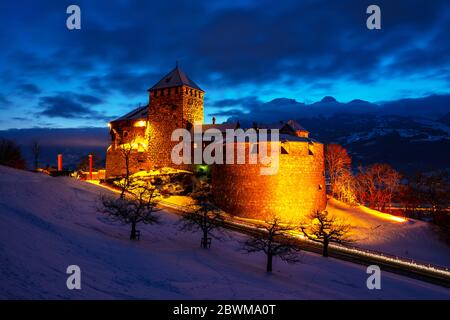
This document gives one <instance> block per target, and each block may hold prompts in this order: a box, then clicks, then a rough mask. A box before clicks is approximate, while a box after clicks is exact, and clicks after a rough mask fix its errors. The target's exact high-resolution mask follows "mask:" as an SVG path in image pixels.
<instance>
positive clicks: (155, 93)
mask: <svg viewBox="0 0 450 320" xmlns="http://www.w3.org/2000/svg"><path fill="white" fill-rule="evenodd" d="M157 96H158V90H155V91H153V97H154V98H156V97H157Z"/></svg>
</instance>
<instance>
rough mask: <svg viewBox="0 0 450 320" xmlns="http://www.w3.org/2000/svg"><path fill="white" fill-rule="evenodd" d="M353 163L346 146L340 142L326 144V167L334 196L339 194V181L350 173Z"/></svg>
mask: <svg viewBox="0 0 450 320" xmlns="http://www.w3.org/2000/svg"><path fill="white" fill-rule="evenodd" d="M351 164H352V159H351V158H350V156H349V155H348V153H347V150H346V149H345V148H344V147H342V146H340V145H338V144H329V145H327V146H326V148H325V169H326V172H327V173H328V177H329V179H330V186H331V193H332V194H333V195H334V196H335V195H338V194H339V188H338V187H339V186H338V185H337V184H338V181H339V180H340V179H341V177H342V176H343V175H344V174H348V173H350V167H351ZM347 176H348V175H347Z"/></svg>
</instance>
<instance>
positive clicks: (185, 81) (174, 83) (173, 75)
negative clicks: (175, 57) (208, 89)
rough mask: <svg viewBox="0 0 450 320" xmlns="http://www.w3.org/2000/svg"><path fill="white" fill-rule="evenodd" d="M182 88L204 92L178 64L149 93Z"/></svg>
mask: <svg viewBox="0 0 450 320" xmlns="http://www.w3.org/2000/svg"><path fill="white" fill-rule="evenodd" d="M180 86H188V87H190V88H193V89H197V90H200V91H202V92H204V91H203V90H202V89H200V87H199V86H198V85H197V84H196V83H195V82H194V81H192V80H191V79H189V77H188V76H187V75H186V74H185V73H184V72H183V71H182V70H181V69H180V67H179V66H178V64H177V66H176V67H175V69H173V70H172V71H170V72H169V73H168V74H166V75H165V76H164V77H163V78H162V79H161V80H159V81H158V83H156V84H155V85H154V86H153V87H151V88H150V89H148V91H151V90H155V89H164V88H173V87H180Z"/></svg>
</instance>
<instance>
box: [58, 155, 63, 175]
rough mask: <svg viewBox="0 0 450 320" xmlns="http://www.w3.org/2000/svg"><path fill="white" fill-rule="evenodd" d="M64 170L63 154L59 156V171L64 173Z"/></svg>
mask: <svg viewBox="0 0 450 320" xmlns="http://www.w3.org/2000/svg"><path fill="white" fill-rule="evenodd" d="M62 170H63V165H62V154H61V153H60V154H58V171H62Z"/></svg>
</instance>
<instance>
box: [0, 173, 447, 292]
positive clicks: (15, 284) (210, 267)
mask: <svg viewBox="0 0 450 320" xmlns="http://www.w3.org/2000/svg"><path fill="white" fill-rule="evenodd" d="M104 192H107V191H104V190H103V189H100V188H98V187H97V186H94V185H90V184H87V183H84V182H81V181H77V180H74V179H70V178H51V177H48V176H45V175H40V174H35V173H29V172H24V171H18V170H13V169H9V168H5V167H0V261H1V263H0V283H1V285H0V298H1V299H21V298H28V299H30V298H31V299H48V298H52V299H86V298H91V299H137V298H145V299H331V298H336V299H350V298H354V299H380V298H382V299H386V298H396V299H406V298H429V299H431V298H433V299H450V290H448V289H445V288H441V287H438V286H434V285H430V284H427V283H423V282H420V281H416V280H412V279H408V278H404V277H400V276H397V275H393V274H389V273H383V277H382V290H373V291H371V290H368V289H367V288H366V278H367V274H366V270H365V268H364V267H362V266H359V265H354V264H350V263H347V262H341V261H337V260H334V259H325V258H322V257H320V256H317V255H314V254H308V253H305V254H304V255H303V263H301V264H297V265H287V264H285V263H282V262H280V261H278V260H277V261H276V262H275V266H274V273H273V274H272V275H267V274H266V273H265V272H264V266H265V264H264V257H263V256H262V255H259V254H255V255H250V256H248V255H243V254H241V253H240V252H238V248H239V243H238V240H242V236H241V235H238V234H235V233H230V234H229V235H228V236H227V237H225V238H224V239H223V241H216V240H213V243H212V248H211V250H202V249H201V248H199V238H200V236H199V235H198V234H195V235H193V234H189V233H182V232H180V231H178V225H177V224H176V223H177V221H178V217H177V216H174V215H172V214H169V213H164V212H161V213H160V214H161V217H162V219H161V220H162V224H160V225H158V226H148V227H147V226H145V227H144V226H140V227H139V229H140V230H141V231H142V239H141V241H139V242H130V241H129V240H128V228H127V227H126V226H121V225H118V224H114V223H111V222H109V221H108V220H107V219H106V218H105V217H103V216H101V215H100V214H98V213H97V212H96V210H95V207H96V205H97V203H96V201H97V199H98V196H99V194H101V193H104ZM73 264H76V265H79V266H80V268H81V272H82V280H81V283H82V289H81V290H79V291H76V290H74V291H69V290H68V289H67V288H66V279H67V278H66V277H67V275H66V273H65V271H66V268H67V266H68V265H73Z"/></svg>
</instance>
